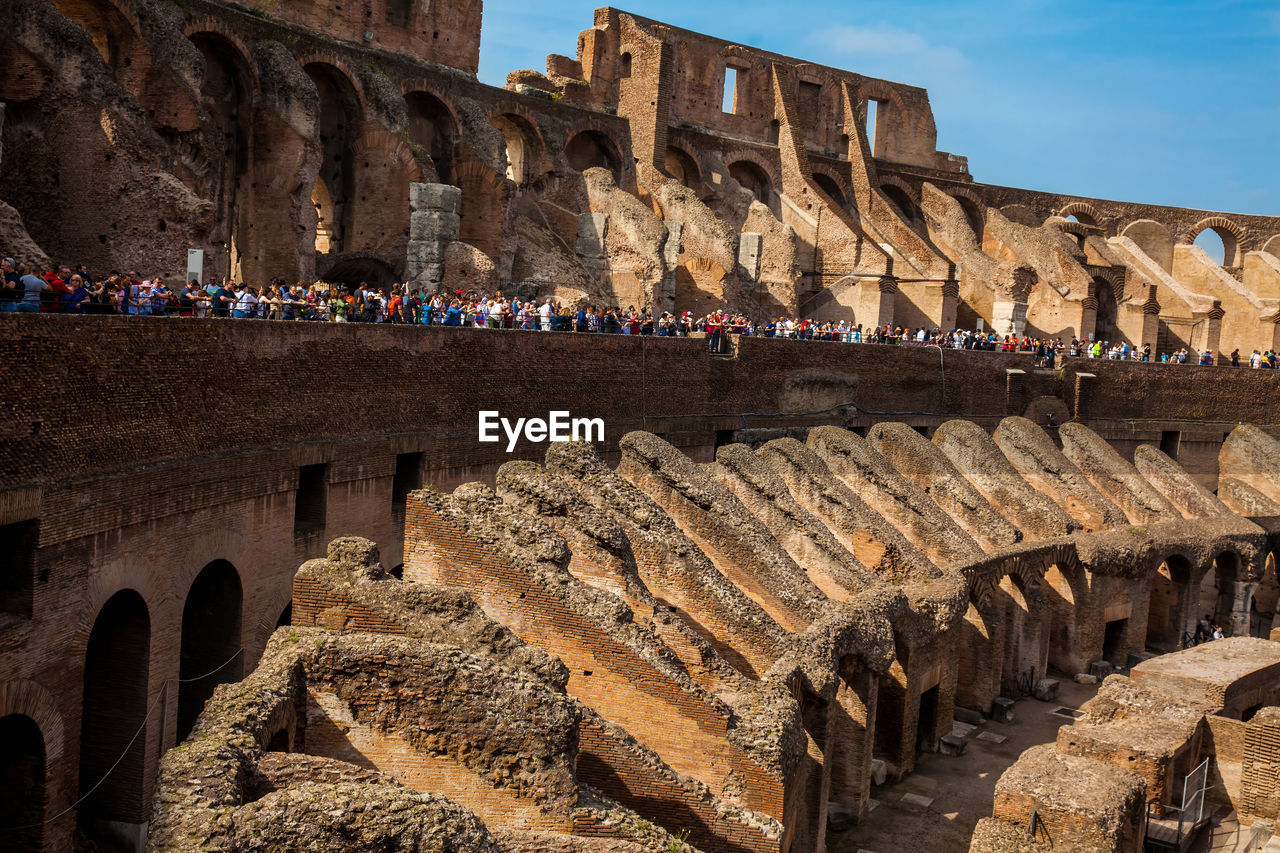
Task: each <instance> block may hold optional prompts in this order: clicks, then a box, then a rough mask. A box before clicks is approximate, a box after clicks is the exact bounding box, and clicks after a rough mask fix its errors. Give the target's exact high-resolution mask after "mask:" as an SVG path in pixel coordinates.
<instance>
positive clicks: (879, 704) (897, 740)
mask: <svg viewBox="0 0 1280 853" xmlns="http://www.w3.org/2000/svg"><path fill="white" fill-rule="evenodd" d="M906 710H907V673H906V670H905V669H903V666H902V664H901V663H900V662H899V661H897V660H895V661H894V662H893V663H892V664H890V666H889V671H888V672H886V673H885V674H884V675H881V676H880V678H879V679H878V681H877V684H876V731H875V742H874V748H873V753H872V754H873V756H874V757H875V758H879V759H881V760H882V761H886V762H888V763H889V764H891V765H892V766H893V767H895V768H899V769H900V768H901V767H902V760H903V753H904V752H905V750H904V749H903V743H902V741H903V733H904V729H905V727H906Z"/></svg>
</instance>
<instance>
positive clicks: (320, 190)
mask: <svg viewBox="0 0 1280 853" xmlns="http://www.w3.org/2000/svg"><path fill="white" fill-rule="evenodd" d="M311 203H312V204H314V205H315V207H316V252H317V253H318V254H321V255H327V254H329V253H330V252H336V251H337V247H336V246H335V240H336V237H335V235H334V231H333V216H334V210H333V195H332V194H331V193H330V192H329V185H328V184H326V183H325V182H324V178H316V184H315V186H314V187H312V188H311Z"/></svg>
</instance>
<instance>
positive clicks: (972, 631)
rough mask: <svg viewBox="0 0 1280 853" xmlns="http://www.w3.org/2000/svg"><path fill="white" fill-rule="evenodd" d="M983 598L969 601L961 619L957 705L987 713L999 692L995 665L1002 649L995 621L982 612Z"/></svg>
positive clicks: (957, 646) (957, 661)
mask: <svg viewBox="0 0 1280 853" xmlns="http://www.w3.org/2000/svg"><path fill="white" fill-rule="evenodd" d="M983 606H984V605H983V604H982V602H972V601H971V602H970V603H969V609H968V610H967V611H966V612H965V614H964V621H962V622H961V623H960V638H959V642H958V643H957V644H956V664H957V669H958V670H959V672H958V673H957V677H956V705H958V706H960V707H962V708H968V709H970V710H972V711H978V712H979V713H982V714H985V713H988V712H989V711H990V710H991V702H992V700H993V699H995V697H996V695H997V693H998V692H999V689H1000V688H999V681H1000V679H999V672H997V671H995V670H996V669H998V667H995V666H993V664H994V663H995V660H996V655H997V653H998V651H999V649H998V644H997V642H996V639H997V638H995V637H993V636H992V635H993V633H994V632H995V627H996V626H995V625H993V621H998V620H992V619H989V618H988V616H987V615H986V614H985V613H984V612H983V609H982V607H983Z"/></svg>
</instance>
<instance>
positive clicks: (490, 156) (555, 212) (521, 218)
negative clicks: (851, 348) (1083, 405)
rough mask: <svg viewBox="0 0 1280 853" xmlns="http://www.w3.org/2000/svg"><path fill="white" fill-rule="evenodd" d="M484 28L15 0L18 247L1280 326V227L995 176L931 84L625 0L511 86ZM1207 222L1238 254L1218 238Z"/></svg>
mask: <svg viewBox="0 0 1280 853" xmlns="http://www.w3.org/2000/svg"><path fill="white" fill-rule="evenodd" d="M480 22H481V3H480V0H449V2H432V3H414V2H410V0H366V2H364V3H357V4H345V5H332V4H319V3H315V2H313V0H261V2H258V0H255V2H253V3H247V2H246V3H236V2H227V0H183V2H181V3H174V2H170V0H8V2H6V3H5V4H4V6H3V8H0V63H3V73H2V74H0V101H2V102H3V106H4V116H3V136H2V142H3V146H2V147H3V149H4V151H5V157H4V159H3V161H0V199H3V201H2V202H0V247H2V248H4V250H5V251H6V252H7V253H9V254H11V255H16V256H21V259H25V260H29V261H32V262H35V263H38V264H39V263H43V262H45V260H46V259H47V256H52V257H53V259H55V260H57V261H61V262H66V263H79V262H85V263H87V264H89V266H90V269H91V270H92V271H95V272H99V271H105V270H109V269H113V268H114V269H122V270H124V269H130V268H139V269H145V270H148V271H154V272H159V273H165V274H168V275H176V276H181V275H182V274H183V273H184V272H185V260H184V259H185V258H186V257H187V250H188V249H191V248H199V249H203V250H204V252H205V257H206V261H207V263H206V267H205V271H204V273H205V275H206V276H211V277H221V276H224V275H232V276H234V277H235V278H236V279H237V280H244V281H247V282H250V283H253V284H258V285H261V284H265V283H267V282H268V281H269V280H270V279H272V278H275V277H282V278H284V279H286V280H288V281H290V282H293V281H296V280H303V281H307V282H310V281H312V280H315V279H317V278H321V279H325V280H328V281H342V282H359V281H362V280H365V281H369V282H373V283H375V284H387V283H389V282H390V281H392V280H395V281H409V282H411V283H413V284H414V285H417V286H424V287H427V288H435V287H437V286H439V285H441V284H445V285H446V286H447V287H448V288H449V289H451V290H456V289H461V290H464V291H466V290H469V289H472V288H475V289H477V290H481V291H486V290H487V291H492V290H494V289H497V288H501V289H503V290H504V292H506V293H508V294H516V295H518V296H520V297H521V298H529V297H532V296H534V295H538V296H556V297H558V298H560V299H561V300H564V301H566V302H569V303H579V302H596V303H604V304H616V305H619V306H623V307H625V306H627V305H635V306H637V307H640V306H644V305H648V306H651V307H653V308H654V309H655V310H675V311H686V310H688V311H693V312H694V313H695V314H701V313H705V312H706V311H708V310H709V309H710V308H712V307H726V308H728V309H729V310H733V311H741V312H743V313H746V314H748V315H751V316H754V317H756V318H762V317H766V316H769V317H772V316H776V315H778V314H781V313H785V314H789V315H798V316H804V317H811V318H815V319H819V320H851V321H852V322H854V323H860V324H861V325H862V326H863V327H871V326H878V325H884V324H886V323H893V324H899V325H904V326H907V327H910V328H919V327H921V326H924V327H938V328H941V329H943V330H948V329H951V328H955V327H960V328H965V329H972V328H974V326H975V324H976V323H977V321H979V320H981V321H983V322H984V323H985V326H986V328H988V329H994V330H995V331H996V332H998V333H1000V334H1008V333H1011V332H1012V333H1017V334H1019V335H1022V334H1028V335H1032V336H1034V337H1062V338H1064V339H1069V338H1070V337H1072V336H1075V337H1078V338H1081V339H1085V338H1087V337H1088V336H1090V335H1093V336H1094V337H1096V338H1097V339H1099V340H1105V341H1110V342H1116V343H1119V342H1128V343H1130V344H1134V345H1137V346H1139V347H1141V346H1143V345H1144V344H1151V345H1152V347H1153V348H1154V350H1155V352H1156V353H1157V355H1159V354H1161V353H1167V352H1171V351H1174V350H1177V349H1179V348H1182V347H1186V348H1189V349H1190V350H1191V353H1192V356H1193V358H1194V357H1196V356H1199V355H1200V354H1201V353H1204V352H1208V353H1212V354H1213V355H1214V356H1215V357H1217V358H1220V357H1221V356H1222V355H1223V354H1226V353H1230V352H1231V351H1232V350H1233V349H1237V348H1238V349H1239V350H1240V351H1241V352H1242V353H1244V354H1246V356H1247V355H1248V354H1249V353H1250V352H1251V351H1252V350H1253V349H1255V348H1258V349H1261V350H1268V349H1275V348H1277V347H1280V259H1278V257H1277V256H1278V255H1280V218H1277V217H1268V216H1251V215H1241V214H1233V213H1225V212H1213V211H1202V210H1188V209H1182V208H1172V207H1161V206H1156V205H1147V204H1142V203H1133V202H1119V201H1109V200H1102V199H1092V198H1084V197H1080V196H1070V195H1060V194H1054V193H1042V192H1036V191H1032V190H1024V189H1013V188H1008V187H1000V186H994V185H988V184H981V183H977V182H975V181H974V179H973V177H972V176H971V175H970V174H969V171H968V165H967V160H966V159H965V158H964V157H962V156H958V155H955V154H949V153H946V152H942V151H938V150H937V148H936V136H937V133H936V128H935V125H934V120H933V114H932V110H931V108H930V104H929V97H928V94H927V92H926V91H925V90H923V89H920V88H917V87H913V86H906V85H902V84H899V83H893V82H890V81H887V80H880V79H876V78H871V77H865V76H863V75H860V74H858V73H856V72H850V71H842V70H839V69H835V68H828V67H824V66H820V65H815V64H813V63H809V62H804V61H802V60H798V59H793V58H790V57H785V56H780V55H777V54H774V53H769V52H767V51H764V50H760V49H757V48H750V47H745V46H742V45H737V44H732V43H729V42H725V41H722V40H719V39H716V38H712V37H709V36H704V35H700V34H698V33H693V32H689V31H687V30H681V29H679V28H677V27H672V26H668V25H666V24H660V23H657V22H655V21H651V20H647V19H645V18H642V17H639V16H636V15H632V14H628V13H626V12H623V11H620V10H617V9H610V8H603V9H599V10H597V11H596V12H595V17H594V20H593V22H592V26H591V27H590V28H589V29H587V30H584V31H583V32H582V33H581V35H580V36H579V38H578V45H577V53H576V57H575V58H570V57H567V56H561V55H554V54H553V55H551V56H549V57H548V58H547V64H546V71H545V73H543V72H539V71H533V70H518V71H513V72H511V74H510V75H509V76H508V78H507V83H506V85H505V86H504V87H503V88H500V89H499V88H494V87H490V86H486V85H483V84H481V83H479V82H478V81H477V80H476V78H475V72H476V68H477V64H478V61H479V51H480ZM872 104H874V105H875V108H876V109H875V115H876V120H875V122H874V126H873V127H871V126H869V125H868V111H869V107H870V105H872ZM1206 230H1212V231H1214V232H1216V233H1217V234H1218V235H1219V237H1220V238H1221V239H1222V241H1223V245H1224V257H1223V259H1222V263H1221V265H1219V264H1218V263H1215V262H1214V261H1213V260H1210V258H1209V257H1208V255H1206V254H1205V253H1204V252H1203V251H1202V250H1201V249H1199V248H1196V247H1195V246H1194V245H1193V242H1194V240H1195V238H1196V237H1197V236H1198V235H1199V234H1200V233H1202V232H1204V231H1206ZM46 253H47V255H46Z"/></svg>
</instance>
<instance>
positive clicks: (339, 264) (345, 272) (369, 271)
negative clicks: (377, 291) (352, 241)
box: [316, 253, 396, 288]
mask: <svg viewBox="0 0 1280 853" xmlns="http://www.w3.org/2000/svg"><path fill="white" fill-rule="evenodd" d="M327 261H328V263H324V264H317V265H316V275H317V277H318V278H319V279H320V280H321V281H324V282H328V283H329V284H345V285H347V287H355V286H356V285H358V284H361V283H363V284H367V285H369V286H371V287H374V288H379V287H389V286H390V285H391V284H392V283H393V282H394V281H395V280H396V271H395V270H394V269H393V268H392V267H391V265H390V264H389V263H387V262H386V261H384V260H382V259H381V258H376V257H369V256H366V255H360V254H355V253H353V254H352V255H350V256H338V257H333V258H329V259H327Z"/></svg>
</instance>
